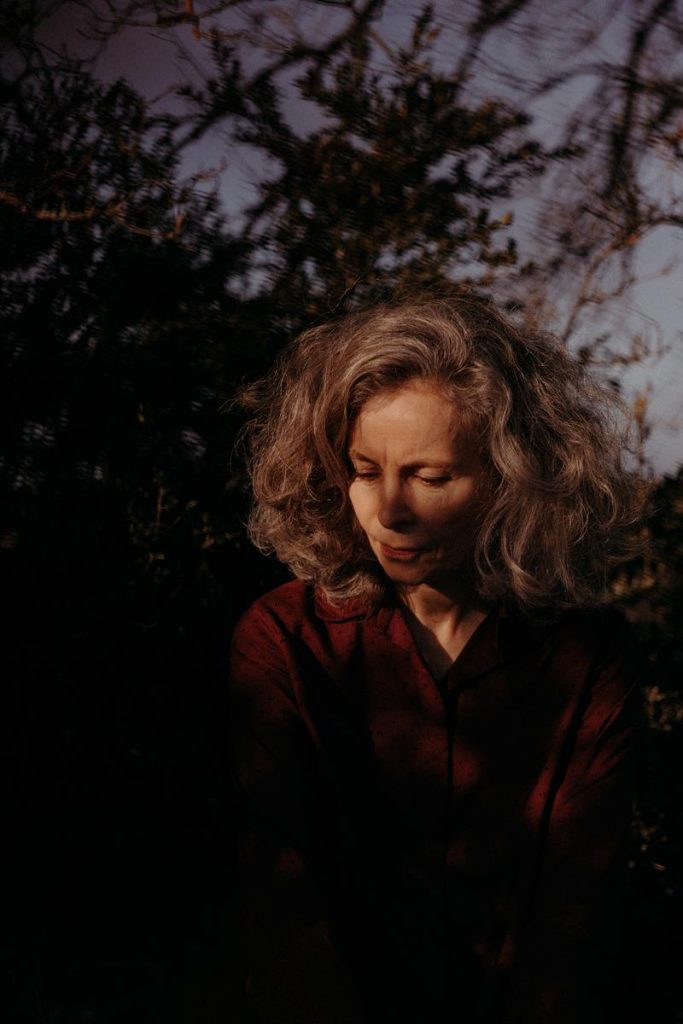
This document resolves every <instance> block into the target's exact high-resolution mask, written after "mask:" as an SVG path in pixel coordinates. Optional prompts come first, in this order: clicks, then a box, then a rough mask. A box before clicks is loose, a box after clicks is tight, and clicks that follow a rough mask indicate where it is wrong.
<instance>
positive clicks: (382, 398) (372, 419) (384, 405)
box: [349, 381, 464, 457]
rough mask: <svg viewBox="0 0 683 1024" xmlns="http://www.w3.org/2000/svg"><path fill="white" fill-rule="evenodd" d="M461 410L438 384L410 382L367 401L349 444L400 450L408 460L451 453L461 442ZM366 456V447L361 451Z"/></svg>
mask: <svg viewBox="0 0 683 1024" xmlns="http://www.w3.org/2000/svg"><path fill="white" fill-rule="evenodd" d="M462 425H463V414H462V411H461V410H459V409H458V407H457V406H456V405H455V404H454V403H453V402H452V401H451V400H450V399H449V398H447V397H446V395H445V394H444V392H443V390H442V389H440V388H439V387H438V386H437V385H435V384H431V383H428V382H422V381H410V382H408V383H407V384H404V385H402V386H401V387H398V388H393V389H391V390H385V391H380V392H379V393H378V394H376V395H373V397H372V398H369V399H368V400H367V401H366V402H365V403H364V405H362V406H361V409H360V411H359V413H358V415H357V416H356V418H355V421H354V423H353V426H352V430H351V435H350V438H349V442H350V445H351V446H352V447H355V446H356V445H359V446H361V445H365V446H368V445H379V446H381V447H387V446H389V447H391V448H399V449H400V450H401V452H402V453H403V454H405V455H406V456H407V457H408V456H410V455H411V454H415V455H419V454H424V453H425V451H426V450H431V449H440V450H442V451H446V453H447V454H452V451H453V448H454V447H455V446H456V445H457V447H460V446H461V445H462V443H463V441H464V438H463V436H462V434H463V432H462V430H461V429H460V428H461V427H462ZM363 451H364V453H365V454H369V453H368V452H365V448H363Z"/></svg>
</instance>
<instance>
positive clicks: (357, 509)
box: [349, 484, 369, 527]
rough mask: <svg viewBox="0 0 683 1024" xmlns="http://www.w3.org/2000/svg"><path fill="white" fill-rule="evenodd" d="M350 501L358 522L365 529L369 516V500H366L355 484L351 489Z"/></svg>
mask: <svg viewBox="0 0 683 1024" xmlns="http://www.w3.org/2000/svg"><path fill="white" fill-rule="evenodd" d="M349 501H350V502H351V508H352V509H353V514H354V515H355V517H356V520H357V521H358V522H359V523H360V525H361V526H363V527H364V523H365V521H366V520H367V518H368V514H369V510H368V507H367V506H368V503H367V500H364V497H363V492H362V491H361V490H360V489H359V488H358V487H356V486H355V485H354V484H351V486H350V487H349Z"/></svg>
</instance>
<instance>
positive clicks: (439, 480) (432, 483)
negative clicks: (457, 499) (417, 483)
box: [417, 474, 451, 487]
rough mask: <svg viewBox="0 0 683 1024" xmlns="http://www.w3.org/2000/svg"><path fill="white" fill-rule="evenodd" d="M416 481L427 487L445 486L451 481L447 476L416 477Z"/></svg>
mask: <svg viewBox="0 0 683 1024" xmlns="http://www.w3.org/2000/svg"><path fill="white" fill-rule="evenodd" d="M417 479H418V480H421V481H422V483H423V484H427V486H428V487H439V486H440V485H441V484H447V483H448V481H449V480H450V479H451V478H450V477H449V476H420V475H419V474H418V476H417Z"/></svg>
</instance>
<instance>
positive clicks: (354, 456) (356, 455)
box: [349, 448, 456, 469]
mask: <svg viewBox="0 0 683 1024" xmlns="http://www.w3.org/2000/svg"><path fill="white" fill-rule="evenodd" d="M349 458H350V459H351V460H352V461H355V462H367V463H369V464H370V465H371V466H376V465H377V463H376V462H375V460H374V459H371V458H370V456H369V455H363V453H362V452H359V451H356V449H355V448H351V449H350V451H349ZM427 466H431V467H432V468H433V469H455V467H456V464H455V463H454V462H441V461H440V460H439V459H415V461H414V462H409V463H407V464H406V465H405V466H403V467H402V468H403V469H419V468H420V467H424V468H426V467H427Z"/></svg>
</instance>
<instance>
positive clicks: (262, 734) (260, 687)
mask: <svg viewBox="0 0 683 1024" xmlns="http://www.w3.org/2000/svg"><path fill="white" fill-rule="evenodd" d="M289 660H290V658H289V656H288V650H287V645H286V638H284V640H283V638H282V637H281V636H278V631H277V628H276V627H275V625H274V623H273V622H272V621H271V620H270V618H269V616H268V615H267V614H266V613H264V612H263V611H262V610H260V609H258V608H252V609H251V610H250V611H249V612H247V614H246V615H245V616H243V618H242V619H241V620H240V622H239V623H238V626H237V628H236V630H235V633H234V636H233V641H232V646H231V670H230V675H231V687H230V694H231V697H230V708H231V750H232V763H233V769H234V783H235V787H236V792H237V809H238V818H239V822H240V825H239V850H240V856H239V867H240V889H241V898H242V907H243V917H244V923H245V931H246V942H247V953H248V962H249V967H250V969H249V974H248V978H247V995H248V999H249V1003H250V1005H251V1007H252V1008H253V1010H254V1012H255V1014H256V1018H257V1020H258V1021H260V1022H263V1024H359V1022H360V1021H361V1020H362V1017H361V1014H360V1012H359V1009H358V1006H357V1004H356V999H355V997H354V994H353V991H352V984H351V981H350V977H349V975H348V972H347V970H346V968H345V965H344V963H343V962H342V959H341V957H340V955H339V953H338V950H337V949H336V947H335V943H334V941H333V938H332V935H331V932H330V927H329V924H328V920H327V914H326V893H327V892H328V891H329V888H328V887H329V879H328V872H327V860H328V858H327V856H326V842H327V841H326V838H325V836H326V829H325V827H324V822H325V820H326V814H327V813H329V808H326V798H325V790H324V786H323V783H322V780H321V777H320V770H319V767H318V759H317V757H316V750H315V746H314V743H313V740H312V737H311V734H310V732H309V730H308V729H307V727H306V723H305V720H304V717H303V715H302V714H301V712H300V710H299V707H298V706H297V701H296V697H295V694H294V692H293V687H292V681H291V673H290V671H289V668H288V661H289Z"/></svg>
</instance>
